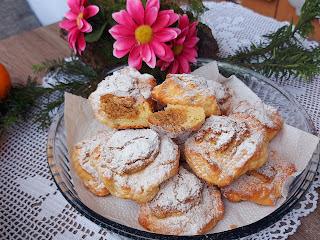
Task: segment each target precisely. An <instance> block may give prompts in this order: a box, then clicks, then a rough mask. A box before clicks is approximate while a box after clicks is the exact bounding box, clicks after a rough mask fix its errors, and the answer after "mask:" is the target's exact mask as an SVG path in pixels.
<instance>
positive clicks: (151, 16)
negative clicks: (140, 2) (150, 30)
mask: <svg viewBox="0 0 320 240" xmlns="http://www.w3.org/2000/svg"><path fill="white" fill-rule="evenodd" d="M158 11H159V9H157V8H156V7H152V8H147V9H146V11H145V16H144V22H145V24H147V25H150V26H151V25H152V24H153V23H154V22H155V21H156V19H157V17H158Z"/></svg>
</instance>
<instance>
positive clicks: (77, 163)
mask: <svg viewBox="0 0 320 240" xmlns="http://www.w3.org/2000/svg"><path fill="white" fill-rule="evenodd" d="M110 136H111V133H110V132H101V133H99V134H97V135H96V136H94V137H92V138H90V139H88V140H84V141H81V142H79V143H78V144H76V145H75V146H74V148H73V151H72V153H71V162H72V165H73V168H74V170H75V172H76V174H77V175H78V176H79V177H80V179H81V180H82V182H83V183H84V185H85V186H86V187H87V188H88V189H89V191H90V192H92V193H93V194H95V195H97V196H101V197H102V196H106V195H108V194H109V191H108V189H107V188H106V187H105V186H104V184H103V182H102V181H101V179H100V178H99V175H98V171H97V166H98V164H99V157H100V153H101V144H102V143H103V142H104V141H107V140H108V139H109V138H110Z"/></svg>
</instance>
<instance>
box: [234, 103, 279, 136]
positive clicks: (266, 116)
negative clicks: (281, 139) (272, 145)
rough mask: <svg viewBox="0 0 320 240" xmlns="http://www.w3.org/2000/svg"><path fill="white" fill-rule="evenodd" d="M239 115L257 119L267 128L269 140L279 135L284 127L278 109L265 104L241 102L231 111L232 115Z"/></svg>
mask: <svg viewBox="0 0 320 240" xmlns="http://www.w3.org/2000/svg"><path fill="white" fill-rule="evenodd" d="M238 113H244V114H249V115H250V116H252V117H255V118H256V119H257V120H258V121H259V122H260V123H261V124H262V125H263V126H264V127H265V129H266V132H267V137H268V139H269V140H271V139H272V138H274V137H275V136H276V135H277V133H278V132H279V131H280V130H281V128H282V125H283V119H282V117H281V115H280V113H279V112H278V111H277V109H275V108H274V107H272V106H270V105H267V104H264V103H263V102H256V103H255V104H250V103H249V102H247V101H241V102H239V103H238V104H237V105H235V106H234V107H233V109H232V111H231V114H238Z"/></svg>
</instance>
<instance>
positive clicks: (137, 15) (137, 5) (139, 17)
mask: <svg viewBox="0 0 320 240" xmlns="http://www.w3.org/2000/svg"><path fill="white" fill-rule="evenodd" d="M127 11H128V13H129V14H130V16H131V17H132V19H133V20H134V21H135V23H137V24H138V25H142V24H144V8H143V5H142V2H141V0H127Z"/></svg>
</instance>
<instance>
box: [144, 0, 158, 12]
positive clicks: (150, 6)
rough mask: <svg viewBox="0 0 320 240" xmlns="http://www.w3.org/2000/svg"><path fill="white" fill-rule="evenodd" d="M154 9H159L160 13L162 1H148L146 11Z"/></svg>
mask: <svg viewBox="0 0 320 240" xmlns="http://www.w3.org/2000/svg"><path fill="white" fill-rule="evenodd" d="M153 7H155V8H157V9H158V11H159V9H160V1H159V0H148V1H147V4H146V9H148V8H153Z"/></svg>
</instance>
